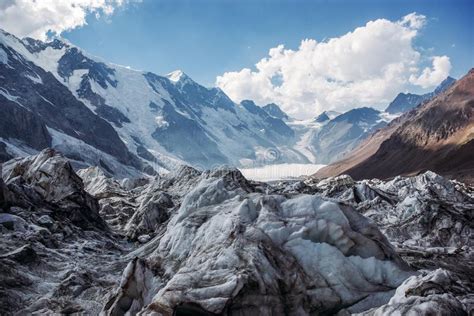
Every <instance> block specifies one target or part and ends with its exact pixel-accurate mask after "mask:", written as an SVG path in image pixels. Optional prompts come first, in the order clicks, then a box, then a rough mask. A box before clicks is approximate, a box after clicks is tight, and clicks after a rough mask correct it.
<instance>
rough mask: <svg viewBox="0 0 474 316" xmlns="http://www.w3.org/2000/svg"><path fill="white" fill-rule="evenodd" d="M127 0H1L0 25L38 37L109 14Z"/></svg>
mask: <svg viewBox="0 0 474 316" xmlns="http://www.w3.org/2000/svg"><path fill="white" fill-rule="evenodd" d="M135 1H136V0H135ZM127 2H130V0H1V1H0V28H2V29H4V30H5V31H7V32H10V33H13V34H15V35H16V36H18V37H25V36H29V37H33V38H37V39H41V40H45V39H46V38H47V33H48V32H52V33H54V34H56V35H59V34H61V32H63V31H67V30H71V29H74V28H77V27H81V26H84V25H85V24H86V23H87V22H86V16H87V15H88V14H91V13H94V14H95V17H96V18H98V17H100V15H101V14H103V15H105V16H108V15H111V14H112V13H113V12H114V10H115V9H116V8H117V7H120V6H122V5H124V4H125V3H127Z"/></svg>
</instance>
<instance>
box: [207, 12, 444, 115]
mask: <svg viewBox="0 0 474 316" xmlns="http://www.w3.org/2000/svg"><path fill="white" fill-rule="evenodd" d="M425 23H426V17H425V16H423V15H420V14H416V13H411V14H408V15H406V16H404V17H402V18H401V19H400V20H399V21H389V20H386V19H378V20H375V21H369V22H368V23H367V24H366V25H364V26H362V27H358V28H356V29H355V30H353V31H352V32H349V33H347V34H345V35H342V36H340V37H336V38H331V39H328V40H325V41H322V42H318V41H316V40H314V39H305V40H303V41H301V44H300V46H299V47H298V49H296V50H291V49H286V48H285V47H284V46H283V45H279V46H277V47H274V48H271V49H270V50H269V54H268V56H267V57H265V58H263V59H261V60H260V61H259V62H258V63H257V64H256V65H255V69H253V70H252V69H249V68H244V69H242V70H240V71H234V72H226V73H224V74H223V75H221V76H218V77H217V78H216V85H217V86H218V87H220V88H221V89H222V90H224V91H225V92H226V93H227V94H228V95H229V96H230V97H231V98H232V99H234V100H235V101H237V102H239V101H241V100H243V99H252V100H255V101H256V102H257V103H259V104H266V103H271V102H275V103H277V104H280V105H281V106H282V108H283V109H284V110H285V111H286V112H287V113H289V114H290V115H293V116H295V117H301V118H304V117H306V118H308V117H312V116H314V115H316V114H317V113H320V112H322V111H324V110H336V111H346V110H348V109H350V108H354V107H360V106H375V107H385V106H386V105H387V104H388V103H389V102H390V101H391V100H392V99H393V98H394V97H395V96H396V94H397V93H398V92H400V91H404V90H406V89H408V88H409V87H410V85H418V86H421V87H423V88H427V87H431V86H434V85H436V84H438V83H439V82H441V81H442V80H443V79H444V78H446V77H447V76H448V74H449V70H450V62H449V58H448V57H446V56H434V57H433V65H432V69H431V68H426V69H425V70H423V72H422V73H420V70H419V69H420V67H421V66H422V64H423V61H424V60H426V58H422V54H421V52H420V51H418V50H417V49H415V47H414V44H413V41H414V39H415V38H416V37H417V36H418V35H419V30H420V29H421V28H422V27H423V26H424V25H425ZM423 57H425V56H423Z"/></svg>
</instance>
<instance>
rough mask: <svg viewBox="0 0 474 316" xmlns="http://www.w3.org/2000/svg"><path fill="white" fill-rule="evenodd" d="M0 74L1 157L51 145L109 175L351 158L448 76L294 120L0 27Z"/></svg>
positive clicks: (180, 79)
mask: <svg viewBox="0 0 474 316" xmlns="http://www.w3.org/2000/svg"><path fill="white" fill-rule="evenodd" d="M0 71H1V73H2V76H0V84H1V88H0V103H1V104H2V107H3V109H4V110H3V115H2V117H1V118H0V123H1V125H0V158H1V159H2V160H3V161H5V160H8V159H9V158H12V157H16V156H25V155H27V154H34V153H37V152H38V151H39V150H41V149H44V148H47V147H52V148H55V149H57V150H60V151H61V152H63V153H64V154H65V155H66V156H67V157H68V158H69V159H71V161H72V163H73V165H74V166H75V168H83V167H87V166H90V165H93V166H100V167H101V168H102V169H103V170H104V171H105V172H107V173H108V174H110V175H114V176H116V177H129V176H138V175H140V174H143V173H147V174H155V173H157V172H158V173H163V172H169V171H170V170H173V169H175V168H177V166H179V165H183V164H187V165H191V166H194V167H197V168H198V169H208V168H211V167H213V166H217V165H233V166H237V167H249V166H250V167H255V166H257V167H258V166H262V165H266V164H277V163H314V164H333V163H336V162H339V161H341V160H343V161H346V160H347V159H349V160H353V161H357V162H360V161H359V160H360V159H359V158H357V159H355V158H351V157H354V156H355V157H359V156H360V154H359V155H358V154H357V152H358V151H363V156H364V157H366V156H367V155H368V154H369V153H373V152H372V151H373V150H374V149H373V148H378V147H377V146H374V145H373V143H374V140H373V139H381V136H380V135H382V134H387V133H388V132H387V130H392V129H394V126H395V125H397V122H402V121H404V120H405V117H406V116H407V114H406V113H411V112H410V111H411V110H412V109H414V108H417V107H423V106H425V105H426V104H427V103H429V102H430V100H432V99H433V98H436V97H437V96H438V95H443V94H444V93H445V92H446V91H448V90H450V87H452V85H453V84H454V83H455V82H456V81H455V79H453V78H451V77H448V78H446V80H444V81H443V82H442V83H441V84H440V85H439V86H438V87H437V88H436V89H435V90H434V91H433V92H430V93H427V94H423V95H416V94H404V93H400V94H399V95H398V96H397V97H396V98H395V99H394V100H393V101H392V102H391V103H390V104H389V105H388V107H387V109H386V110H385V111H379V110H376V109H373V108H368V107H361V108H355V109H352V110H350V111H348V112H345V113H337V112H331V111H329V112H323V113H321V114H320V115H319V116H318V117H316V118H312V119H310V120H296V119H293V118H291V117H289V116H288V115H287V114H286V113H284V112H283V111H282V110H281V109H280V107H279V106H278V105H277V104H274V103H271V104H268V105H264V106H258V105H257V104H255V103H254V102H253V101H251V100H244V101H241V102H240V103H235V102H233V101H232V100H231V99H230V98H229V97H228V96H227V95H226V94H225V93H224V92H223V91H222V90H220V89H218V88H206V87H203V86H201V85H199V84H198V83H196V82H195V81H193V80H192V79H191V78H190V77H189V76H187V75H186V74H185V73H183V72H182V71H175V72H172V73H170V74H168V75H166V76H160V75H157V74H154V73H151V72H147V71H139V70H134V69H130V68H128V67H123V66H118V65H115V64H112V63H108V62H105V61H103V60H102V59H100V58H98V57H94V56H91V55H90V54H88V53H86V52H84V51H83V50H81V49H80V48H78V47H76V46H74V45H72V44H70V43H68V42H66V41H64V40H59V39H55V40H53V41H51V42H42V41H39V40H34V39H31V38H25V39H22V40H21V39H18V38H16V37H15V36H13V35H11V34H9V33H6V32H4V31H1V32H0ZM403 113H405V114H403ZM446 128H447V129H449V128H450V127H446ZM379 131H380V132H379ZM368 147H370V148H372V151H370V150H367V148H368ZM358 148H363V149H362V150H359V149H358ZM354 159H355V160H354ZM337 166H340V163H339V164H338V165H337ZM331 168H332V167H331ZM339 168H340V167H337V170H339ZM342 169H344V171H346V170H348V169H347V168H342ZM325 170H326V171H327V170H329V169H325ZM397 170H398V169H395V170H394V172H395V173H396V171H397ZM326 171H324V172H326ZM336 173H337V172H336ZM321 174H325V173H321ZM328 174H334V172H329V173H328ZM354 174H355V175H357V178H360V177H361V176H363V173H354ZM390 174H391V173H390ZM384 176H385V174H384Z"/></svg>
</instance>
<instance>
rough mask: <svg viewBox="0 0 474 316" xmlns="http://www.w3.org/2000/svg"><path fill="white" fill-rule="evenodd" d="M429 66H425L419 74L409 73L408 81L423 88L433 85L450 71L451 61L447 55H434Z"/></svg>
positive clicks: (444, 77)
mask: <svg viewBox="0 0 474 316" xmlns="http://www.w3.org/2000/svg"><path fill="white" fill-rule="evenodd" d="M432 59H433V65H432V67H431V68H429V67H426V68H425V69H424V70H423V72H422V73H421V75H420V76H418V77H417V76H416V75H411V76H410V82H411V83H413V84H415V85H419V86H422V87H423V88H428V87H433V86H435V85H437V84H439V83H440V82H441V81H443V80H444V79H446V77H447V74H449V72H450V71H451V62H450V61H449V57H447V56H435V57H433V58H432Z"/></svg>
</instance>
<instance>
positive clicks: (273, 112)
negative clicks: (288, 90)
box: [263, 103, 289, 120]
mask: <svg viewBox="0 0 474 316" xmlns="http://www.w3.org/2000/svg"><path fill="white" fill-rule="evenodd" d="M263 109H264V110H265V112H267V113H268V114H269V115H270V116H272V117H274V118H277V119H280V120H288V119H289V117H288V115H287V114H286V113H285V112H283V111H282V110H281V108H280V107H279V106H278V105H276V104H275V103H270V104H267V105H265V106H264V107H263Z"/></svg>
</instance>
